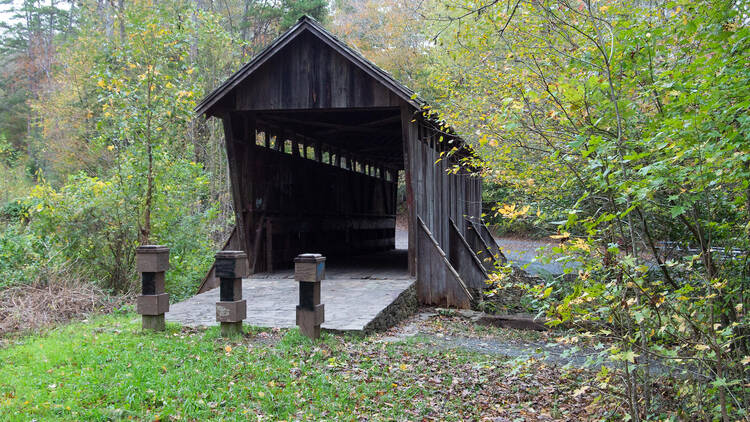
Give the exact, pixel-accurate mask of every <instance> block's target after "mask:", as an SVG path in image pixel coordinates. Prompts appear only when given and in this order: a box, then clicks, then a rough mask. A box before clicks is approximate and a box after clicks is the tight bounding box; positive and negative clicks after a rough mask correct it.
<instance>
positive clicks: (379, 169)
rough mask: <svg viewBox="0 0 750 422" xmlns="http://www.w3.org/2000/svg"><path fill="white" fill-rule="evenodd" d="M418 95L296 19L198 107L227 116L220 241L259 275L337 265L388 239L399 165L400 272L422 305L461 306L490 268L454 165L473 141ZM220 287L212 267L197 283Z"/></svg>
mask: <svg viewBox="0 0 750 422" xmlns="http://www.w3.org/2000/svg"><path fill="white" fill-rule="evenodd" d="M423 105H424V104H423V102H421V101H420V100H419V99H417V97H416V96H415V95H414V93H413V92H412V91H410V90H409V89H408V88H406V87H404V86H403V85H402V84H400V83H399V82H397V81H396V80H394V79H393V78H392V77H391V76H389V75H388V74H387V73H386V72H384V71H383V70H381V69H380V68H378V67H377V66H375V65H374V64H372V63H371V62H369V61H368V60H366V59H365V58H364V57H362V56H361V55H360V54H358V53H357V52H355V51H354V50H353V49H351V48H350V47H348V46H347V45H346V44H344V43H343V42H341V41H340V40H338V39H337V38H336V37H334V36H333V35H332V34H330V33H329V32H327V31H326V30H325V29H324V28H323V27H322V26H321V25H320V24H319V23H318V22H316V21H315V20H313V19H311V18H309V17H302V18H300V20H299V21H298V22H297V24H296V25H294V26H293V27H292V28H290V29H289V30H288V31H286V32H285V33H284V34H283V35H281V36H280V37H279V38H278V39H277V40H276V41H274V42H273V43H272V44H271V45H270V46H268V47H267V48H266V49H264V50H263V51H262V52H261V53H260V54H258V55H257V56H256V57H255V58H253V59H252V60H251V61H250V62H249V63H247V64H245V65H244V66H243V67H242V68H241V69H240V70H239V71H237V72H236V73H235V74H234V75H232V76H231V77H230V78H229V79H228V80H226V81H225V82H224V83H223V84H222V85H221V86H219V87H218V88H217V89H216V90H215V91H213V92H212V93H210V94H209V95H208V96H207V97H206V98H205V99H204V100H203V101H202V102H201V103H200V104H199V105H198V106H197V107H196V112H197V113H198V114H204V115H206V116H207V117H212V116H213V117H218V118H220V119H221V120H222V123H223V125H224V132H225V137H226V152H227V158H228V161H229V173H230V177H231V187H232V196H233V200H234V209H235V213H236V227H235V231H234V233H233V235H232V238H231V239H230V240H229V241H228V242H227V245H226V248H232V249H243V250H245V252H247V255H248V259H249V261H250V262H249V265H250V268H251V269H252V272H253V273H260V272H272V271H275V270H277V269H279V268H283V267H288V266H290V265H291V263H292V259H293V258H294V257H295V256H296V255H297V254H299V253H303V252H317V253H322V254H324V255H326V256H328V257H329V262H332V261H335V257H350V256H354V255H360V256H361V255H372V256H376V255H377V254H378V253H383V252H385V251H389V250H393V249H394V248H395V236H396V213H397V186H398V180H399V173H400V172H401V171H403V176H404V180H405V183H406V207H407V215H408V218H407V219H408V252H407V251H404V252H403V256H404V260H403V261H404V263H403V265H404V268H403V271H404V273H406V272H408V274H409V275H411V276H412V277H415V278H416V280H417V295H418V298H419V300H420V302H422V303H424V304H436V305H449V306H458V307H469V306H470V304H471V301H472V300H473V299H474V297H475V292H476V290H477V289H480V288H481V287H482V286H483V283H484V280H485V279H486V269H487V268H488V267H489V265H491V262H490V261H488V260H480V259H479V257H478V255H477V254H475V252H474V251H482V253H484V255H482V253H480V254H479V256H483V257H488V256H489V255H491V254H493V253H494V252H495V248H496V246H495V245H494V241H492V239H491V236H489V232H488V231H487V230H486V228H485V227H484V225H482V224H481V220H480V215H481V184H480V180H479V178H477V177H475V176H473V175H472V173H473V172H472V169H469V168H465V167H462V166H461V160H460V159H461V158H462V157H466V156H467V155H469V154H472V151H471V149H470V148H469V147H468V146H467V145H466V144H465V142H464V141H463V140H462V139H460V138H459V137H457V136H455V135H453V134H451V133H450V131H449V130H447V129H446V128H444V127H442V130H441V125H440V123H439V122H436V121H433V120H432V119H430V118H425V117H424V116H423V113H422V111H423ZM451 150H454V153H453V154H447V152H448V151H451ZM449 168H454V169H456V171H451V172H449V171H447V170H448V169H449ZM483 261H484V262H483ZM373 275H376V274H373ZM215 286H216V281H215V280H214V279H213V277H212V276H211V275H210V274H209V276H208V277H207V279H206V280H205V281H204V283H203V285H202V286H201V291H205V290H207V289H210V288H212V287H215Z"/></svg>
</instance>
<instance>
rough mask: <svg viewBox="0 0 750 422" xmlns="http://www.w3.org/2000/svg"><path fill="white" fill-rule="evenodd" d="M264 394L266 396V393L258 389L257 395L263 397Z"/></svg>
mask: <svg viewBox="0 0 750 422" xmlns="http://www.w3.org/2000/svg"><path fill="white" fill-rule="evenodd" d="M265 396H266V393H264V392H262V391H258V397H260V398H263V397H265Z"/></svg>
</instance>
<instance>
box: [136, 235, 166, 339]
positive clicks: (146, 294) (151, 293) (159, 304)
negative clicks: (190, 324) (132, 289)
mask: <svg viewBox="0 0 750 422" xmlns="http://www.w3.org/2000/svg"><path fill="white" fill-rule="evenodd" d="M135 266H136V271H138V272H139V273H141V295H140V296H138V297H137V298H136V312H138V313H139V314H141V319H142V327H143V329H144V330H154V331H164V328H165V323H164V313H165V312H167V311H169V295H168V294H167V293H165V292H164V272H165V271H167V270H168V269H169V248H168V247H166V246H160V245H143V246H139V247H138V248H136V250H135Z"/></svg>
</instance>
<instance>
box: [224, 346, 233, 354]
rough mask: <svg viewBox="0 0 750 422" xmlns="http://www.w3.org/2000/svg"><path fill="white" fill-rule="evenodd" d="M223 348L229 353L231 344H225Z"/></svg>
mask: <svg viewBox="0 0 750 422" xmlns="http://www.w3.org/2000/svg"><path fill="white" fill-rule="evenodd" d="M224 350H226V351H227V353H229V352H231V351H232V346H230V345H227V346H226V347H225V348H224Z"/></svg>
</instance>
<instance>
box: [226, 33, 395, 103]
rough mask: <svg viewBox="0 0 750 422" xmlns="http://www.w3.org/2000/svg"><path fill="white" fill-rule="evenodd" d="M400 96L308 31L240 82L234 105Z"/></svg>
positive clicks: (374, 99)
mask: <svg viewBox="0 0 750 422" xmlns="http://www.w3.org/2000/svg"><path fill="white" fill-rule="evenodd" d="M400 101H401V100H400V98H399V97H398V96H397V95H396V94H395V93H394V92H392V91H391V90H389V89H387V88H386V87H385V86H383V85H382V84H381V83H380V82H378V81H376V80H375V79H373V78H372V77H371V76H369V75H367V74H366V73H365V72H364V71H362V69H360V68H359V67H358V66H356V65H355V64H354V63H352V62H351V61H350V60H348V59H346V58H345V57H344V56H343V55H341V54H340V53H338V52H337V51H335V50H333V49H332V48H330V47H329V46H327V45H326V44H324V43H323V42H322V41H321V40H320V39H319V38H318V37H316V36H315V35H313V34H312V33H309V32H305V33H302V34H300V35H299V36H298V37H297V38H295V39H294V40H293V41H291V42H290V43H289V44H288V45H286V46H285V47H284V48H283V49H282V50H281V51H280V52H279V53H278V54H276V55H274V56H273V57H271V58H270V59H269V60H268V61H267V62H265V63H264V64H263V65H262V66H261V67H260V68H259V69H258V70H257V71H256V72H255V73H254V74H253V78H252V79H249V80H247V81H245V82H243V83H242V84H240V85H239V87H238V89H237V91H236V95H235V110H295V109H327V108H368V107H394V106H395V107H398V105H399V103H400Z"/></svg>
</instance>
